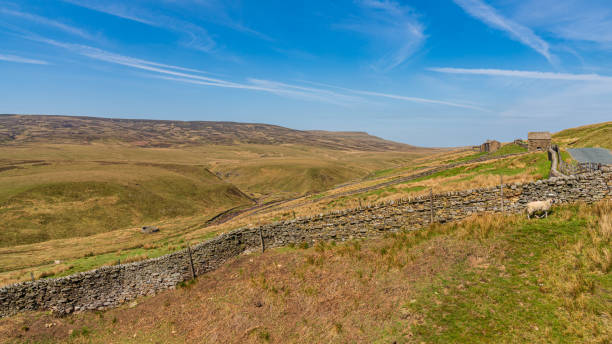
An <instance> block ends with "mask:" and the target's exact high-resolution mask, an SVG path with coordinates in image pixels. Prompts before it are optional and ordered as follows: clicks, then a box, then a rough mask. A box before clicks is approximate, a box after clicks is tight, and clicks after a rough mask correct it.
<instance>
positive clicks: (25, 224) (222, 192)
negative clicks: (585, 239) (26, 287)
mask: <svg viewBox="0 0 612 344" xmlns="http://www.w3.org/2000/svg"><path fill="white" fill-rule="evenodd" d="M1 168H3V169H4V171H3V172H0V223H2V225H1V226H2V230H1V231H0V247H2V246H14V245H19V244H28V243H36V242H41V241H46V240H52V239H60V238H70V237H77V236H88V235H93V234H97V233H101V232H107V231H112V230H116V229H119V228H125V227H135V226H136V227H137V226H140V225H145V224H148V223H150V222H156V221H159V220H163V219H169V218H174V217H180V216H190V215H195V214H198V213H204V214H209V215H210V216H213V215H214V214H216V213H218V212H220V211H223V210H225V209H229V208H233V207H237V206H244V205H248V204H252V201H251V200H250V199H249V197H247V196H246V195H245V194H243V193H242V192H241V191H240V190H239V189H238V188H236V187H235V186H233V185H232V184H230V183H227V182H225V181H223V180H221V179H219V178H218V177H217V176H215V175H214V174H213V173H211V172H210V171H208V170H207V169H206V168H204V167H202V166H193V165H192V166H189V165H176V164H152V163H137V162H136V163H126V162H83V161H81V162H76V161H45V162H41V161H15V160H5V161H2V162H0V169H1Z"/></svg>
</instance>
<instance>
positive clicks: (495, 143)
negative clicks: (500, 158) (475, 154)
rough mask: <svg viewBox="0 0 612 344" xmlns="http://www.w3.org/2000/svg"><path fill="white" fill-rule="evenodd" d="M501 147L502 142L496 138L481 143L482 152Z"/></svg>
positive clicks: (493, 150) (489, 151)
mask: <svg viewBox="0 0 612 344" xmlns="http://www.w3.org/2000/svg"><path fill="white" fill-rule="evenodd" d="M500 147H501V143H500V142H499V141H495V140H487V142H485V143H483V144H481V145H480V151H481V152H487V153H492V152H495V151H496V150H498V149H499V148H500Z"/></svg>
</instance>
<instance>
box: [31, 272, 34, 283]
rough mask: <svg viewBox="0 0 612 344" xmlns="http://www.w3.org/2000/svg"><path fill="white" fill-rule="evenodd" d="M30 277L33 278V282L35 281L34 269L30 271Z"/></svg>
mask: <svg viewBox="0 0 612 344" xmlns="http://www.w3.org/2000/svg"><path fill="white" fill-rule="evenodd" d="M30 278H31V279H32V282H34V273H33V272H32V271H30Z"/></svg>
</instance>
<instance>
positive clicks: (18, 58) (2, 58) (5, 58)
mask: <svg viewBox="0 0 612 344" xmlns="http://www.w3.org/2000/svg"><path fill="white" fill-rule="evenodd" d="M0 61H7V62H16V63H27V64H37V65H46V64H49V63H48V62H47V61H42V60H35V59H30V58H27V57H21V56H16V55H5V54H0Z"/></svg>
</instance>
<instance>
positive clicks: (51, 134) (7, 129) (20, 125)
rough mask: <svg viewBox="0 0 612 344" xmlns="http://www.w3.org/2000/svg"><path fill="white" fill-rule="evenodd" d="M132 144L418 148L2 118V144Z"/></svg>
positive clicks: (245, 127) (311, 134)
mask: <svg viewBox="0 0 612 344" xmlns="http://www.w3.org/2000/svg"><path fill="white" fill-rule="evenodd" d="M32 142H42V143H77V144H83V143H94V142H105V143H127V144H130V145H134V146H141V147H177V146H185V145H210V144H213V145H234V144H264V145H277V144H301V145H307V146H314V147H320V148H329V149H340V150H359V151H389V150H392V151H412V150H415V149H417V147H414V146H411V145H407V144H402V143H397V142H392V141H387V140H384V139H381V138H379V137H376V136H371V135H368V134H367V133H364V132H329V131H302V130H294V129H289V128H284V127H280V126H276V125H269V124H257V123H235V122H206V121H193V122H184V121H162V120H143V119H114V118H97V117H73V116H47V115H0V143H2V144H11V143H12V144H20V143H32Z"/></svg>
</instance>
